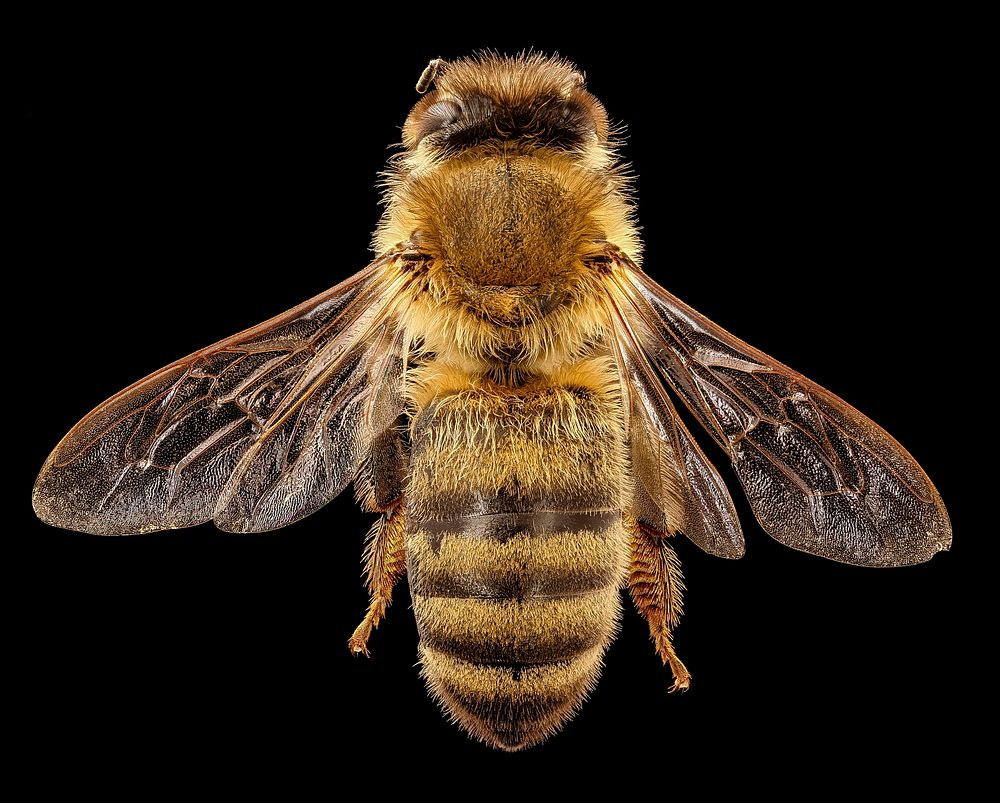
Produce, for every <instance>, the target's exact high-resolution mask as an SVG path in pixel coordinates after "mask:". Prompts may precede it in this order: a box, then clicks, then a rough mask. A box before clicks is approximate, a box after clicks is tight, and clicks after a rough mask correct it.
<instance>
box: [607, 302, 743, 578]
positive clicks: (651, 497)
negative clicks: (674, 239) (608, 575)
mask: <svg viewBox="0 0 1000 803" xmlns="http://www.w3.org/2000/svg"><path fill="white" fill-rule="evenodd" d="M612 315H614V316H615V317H616V318H617V317H618V316H617V312H616V311H615V310H612ZM614 344H615V351H616V357H617V360H618V364H619V365H620V366H623V368H624V376H623V379H624V381H623V382H622V387H623V389H624V392H625V394H626V396H627V398H628V409H629V411H630V415H629V446H630V454H631V462H632V477H633V482H634V485H635V487H634V489H633V498H632V509H631V511H630V512H631V514H632V515H633V516H635V517H636V519H638V520H639V521H640V522H641V523H643V524H645V525H647V526H649V527H651V528H652V529H654V530H656V531H658V532H664V533H674V532H677V531H678V530H680V531H681V532H683V533H684V535H685V536H687V537H688V538H689V539H690V540H691V541H693V542H694V543H695V544H697V545H698V546H699V547H701V549H703V550H705V551H706V552H708V553H709V554H711V555H718V556H719V557H723V558H739V557H742V556H743V551H744V545H743V531H742V529H741V528H740V521H739V516H738V515H737V513H736V508H735V507H734V506H733V500H732V498H731V497H730V496H729V491H728V490H727V489H726V485H725V483H724V482H723V481H722V478H721V477H720V476H719V473H718V472H717V471H716V470H715V468H714V467H713V466H712V464H711V463H709V461H708V459H707V458H706V457H705V455H704V453H703V452H702V451H701V449H700V448H699V447H698V444H697V443H696V442H695V441H694V439H693V438H692V437H691V434H690V433H689V432H688V430H687V427H685V426H684V422H683V421H681V419H680V417H679V416H678V415H677V411H676V410H675V409H674V406H673V404H672V403H671V401H670V398H669V397H668V396H667V395H666V394H665V393H663V390H662V387H661V385H660V383H659V381H658V379H657V376H656V373H655V371H654V370H653V368H652V366H651V365H650V363H649V361H648V360H647V358H646V355H645V354H644V353H643V350H642V348H641V346H640V344H639V343H638V342H637V340H636V337H635V332H634V331H633V330H632V328H631V326H630V324H629V322H628V320H627V319H625V318H624V317H622V318H618V320H617V321H616V326H615V338H614Z"/></svg>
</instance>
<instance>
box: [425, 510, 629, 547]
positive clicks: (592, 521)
mask: <svg viewBox="0 0 1000 803" xmlns="http://www.w3.org/2000/svg"><path fill="white" fill-rule="evenodd" d="M620 522H621V511H619V510H609V509H606V510H596V511H593V512H590V511H559V510H536V511H532V512H530V513H482V514H472V515H468V516H456V517H454V518H450V519H444V520H424V521H413V522H410V531H411V532H419V531H421V530H422V531H423V532H425V533H427V534H428V536H429V537H430V538H432V539H433V538H434V536H440V535H443V534H445V533H448V534H450V535H458V536H464V537H467V538H489V539H491V540H494V541H500V542H503V541H507V540H508V539H510V538H513V537H514V536H517V535H521V534H530V535H540V534H544V533H553V532H562V531H570V532H574V531H577V530H589V531H591V532H604V531H606V530H610V529H611V528H613V527H615V526H616V525H618V524H619V523H620ZM438 540H439V539H438Z"/></svg>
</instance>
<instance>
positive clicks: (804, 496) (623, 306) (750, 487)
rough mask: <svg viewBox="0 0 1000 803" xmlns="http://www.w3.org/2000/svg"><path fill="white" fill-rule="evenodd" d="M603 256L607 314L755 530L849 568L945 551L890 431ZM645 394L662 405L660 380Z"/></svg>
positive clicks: (921, 480)
mask: <svg viewBox="0 0 1000 803" xmlns="http://www.w3.org/2000/svg"><path fill="white" fill-rule="evenodd" d="M610 256H611V262H613V263H614V265H613V268H612V271H611V273H610V275H609V277H608V282H607V286H608V288H609V297H610V299H611V303H612V305H613V306H614V307H615V309H616V310H617V314H618V315H619V316H620V317H621V318H624V319H627V320H628V321H630V322H631V324H632V326H633V329H634V331H635V332H636V334H635V340H636V341H637V342H639V343H641V350H642V352H643V359H645V360H647V361H648V363H649V364H651V365H652V366H655V369H656V371H657V373H658V374H659V376H660V377H662V379H663V380H665V381H666V383H667V385H669V386H670V387H671V388H672V389H673V390H674V392H676V393H677V395H678V396H679V397H680V398H681V400H682V401H683V402H684V404H685V405H686V406H687V408H688V409H689V410H690V411H691V413H692V414H693V415H694V416H695V417H696V418H697V420H698V421H699V423H701V425H702V426H703V427H704V428H705V429H706V430H707V431H708V433H709V434H710V435H711V436H712V437H713V438H714V439H715V441H716V442H717V443H718V444H719V445H720V446H722V448H723V449H725V450H726V452H727V453H728V454H729V457H730V459H731V460H732V463H733V467H734V469H735V471H736V475H737V476H738V477H739V479H740V482H741V483H742V485H743V488H744V490H745V491H746V494H747V498H748V499H749V501H750V505H751V507H752V508H753V511H754V514H755V515H756V517H757V520H758V521H759V522H760V525H761V527H763V528H764V530H765V531H767V532H768V533H769V534H770V535H771V536H772V537H774V538H775V539H777V540H778V541H780V542H782V543H783V544H786V545H788V546H790V547H792V548H794V549H799V550H803V551H805V552H810V553H812V554H814V555H820V556H822V557H825V558H830V559H832V560H838V561H842V562H844V563H852V564H856V565H860V566H903V565H909V564H914V563H921V562H923V561H926V560H929V559H930V558H931V557H933V556H934V554H936V553H937V552H939V551H941V550H944V549H948V547H949V546H950V544H951V523H950V521H949V519H948V513H947V511H946V510H945V507H944V503H943V502H942V500H941V497H940V495H939V494H938V492H937V490H936V489H935V487H934V485H933V484H932V483H931V481H930V479H928V477H927V475H926V474H925V473H924V472H923V470H922V469H921V468H920V466H919V465H917V463H916V461H915V460H914V459H913V458H912V457H911V456H910V455H909V453H908V452H907V451H906V450H905V449H904V448H903V447H902V446H900V445H899V444H898V443H897V442H896V441H895V440H893V438H892V437H891V436H890V435H888V434H887V433H886V432H885V431H884V430H882V429H881V428H880V427H878V426H877V425H876V424H875V423H873V422H872V421H870V420H869V419H868V418H866V417H865V416H863V415H862V414H861V413H859V412H858V411H857V410H855V409H854V408H853V407H851V406H850V405H849V404H847V403H846V402H844V401H843V400H842V399H839V398H838V397H837V396H835V395H834V394H832V393H830V392H829V391H827V390H824V389H823V388H821V387H820V386H819V385H817V384H815V383H814V382H811V381H809V380H808V379H806V378H805V377H804V376H802V375H801V374H798V373H796V372H795V371H793V370H791V369H790V368H788V367H786V366H784V365H782V364H781V363H779V362H777V361H776V360H774V359H772V358H770V357H768V356H767V355H766V354H764V353H762V352H760V351H758V350H757V349H755V348H753V347H752V346H749V345H747V344H746V343H744V342H742V341H741V340H739V339H737V338H735V337H733V336H732V335H731V334H729V333H728V332H726V331H725V330H723V329H722V328H720V327H719V326H717V325H715V324H714V323H712V322H711V321H709V320H708V319H707V318H705V317H704V316H703V315H701V314H699V313H698V312H696V311H694V310H693V309H691V308H690V307H688V306H687V305H685V304H684V303H683V302H681V301H680V300H678V299H677V298H675V297H674V296H672V295H671V294H670V293H668V292H667V291H666V290H664V289H663V288H661V287H660V286H659V285H657V284H656V283H655V282H654V281H653V280H652V279H650V278H649V277H648V276H646V275H645V274H644V273H641V272H640V271H639V270H638V269H637V268H636V267H635V266H634V265H633V264H632V263H631V262H630V261H629V260H628V258H627V257H625V255H624V254H621V253H620V252H618V251H611V252H610ZM645 387H646V390H649V389H650V383H649V382H648V381H647V382H646V383H645ZM652 392H653V394H654V395H655V396H656V397H657V399H658V400H660V403H662V404H664V405H666V404H668V403H669V399H668V397H667V395H666V391H665V389H664V388H663V386H662V385H661V384H659V383H656V384H655V385H652ZM659 417H660V419H661V422H660V423H661V425H662V418H663V415H662V414H661V415H660V416H659Z"/></svg>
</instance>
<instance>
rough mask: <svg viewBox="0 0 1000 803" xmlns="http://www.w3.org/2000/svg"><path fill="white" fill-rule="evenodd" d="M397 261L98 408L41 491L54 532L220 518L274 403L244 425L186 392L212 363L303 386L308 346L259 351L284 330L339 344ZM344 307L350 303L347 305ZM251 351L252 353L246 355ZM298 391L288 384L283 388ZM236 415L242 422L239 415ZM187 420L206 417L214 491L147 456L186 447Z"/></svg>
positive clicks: (37, 488) (67, 442) (374, 266)
mask: <svg viewBox="0 0 1000 803" xmlns="http://www.w3.org/2000/svg"><path fill="white" fill-rule="evenodd" d="M396 256H397V255H396V254H388V255H384V256H382V257H379V258H377V259H376V260H374V261H373V262H372V263H371V264H369V265H368V266H367V267H366V268H365V269H363V270H362V271H360V272H359V273H357V274H355V275H354V276H351V277H349V278H348V279H346V280H345V281H343V282H341V283H340V284H338V285H336V286H335V287H333V288H331V289H330V290H327V291H325V292H323V293H320V294H319V295H317V296H315V297H313V298H312V299H309V300H307V301H305V302H303V303H302V304H299V305H297V306H296V307H294V308H293V309H291V310H288V311H286V312H284V313H282V314H280V315H277V316H275V317H273V318H271V319H269V320H267V321H265V322H263V323H261V324H258V325H256V326H253V327H250V328H248V329H246V330H244V331H242V332H239V333H237V334H235V335H232V336H230V337H228V338H225V339H224V340H221V341H219V342H218V343H215V344H213V345H211V346H208V347H207V348H204V349H201V350H199V351H197V352H194V353H193V354H191V355H189V356H187V357H184V358H182V359H180V360H177V361H175V362H173V363H171V364H170V365H168V366H165V367H164V368H161V369H160V370H158V371H155V372H154V373H152V374H150V375H149V376H147V377H145V378H143V379H140V380H139V381H138V382H135V383H133V384H132V385H130V386H129V387H127V388H125V389H124V390H122V391H120V392H119V393H117V394H115V395H114V396H112V397H111V398H110V399H108V400H107V401H106V402H104V403H102V404H101V405H98V407H97V408H95V409H94V410H93V411H92V412H91V413H89V414H88V415H86V416H84V417H83V418H82V419H81V420H80V421H79V422H78V423H77V424H76V425H75V426H74V427H73V428H72V429H71V430H70V431H69V432H68V433H67V435H66V436H65V437H63V438H62V440H60V442H59V443H58V444H57V445H56V447H55V448H54V449H53V451H52V452H51V454H50V455H49V457H48V458H47V460H46V461H45V463H44V465H43V466H42V469H41V471H40V472H39V475H38V479H37V480H36V482H35V485H34V487H33V489H32V506H33V508H34V510H35V513H36V515H37V516H38V517H39V518H40V519H41V520H42V521H44V522H46V523H47V524H50V525H52V526H56V527H62V528H65V529H71V530H77V531H81V532H87V533H93V534H99V535H125V534H133V533H145V532H152V531H156V530H164V529H175V528H179V527H188V526H193V525H196V524H200V523H202V522H205V521H208V520H209V519H211V518H212V517H213V514H214V511H215V506H216V502H217V499H218V496H219V493H220V492H221V489H222V486H223V485H224V482H225V481H226V480H227V479H228V478H229V476H230V475H231V474H232V472H233V470H235V468H236V466H237V465H238V463H239V461H240V459H241V457H242V455H243V454H244V453H245V452H246V451H247V449H248V448H249V446H250V445H251V444H252V443H253V442H254V440H255V438H256V434H257V433H258V432H259V431H260V430H261V429H262V424H263V422H262V421H260V420H258V421H253V420H251V419H252V414H253V413H255V412H260V413H266V412H267V406H268V405H267V404H265V403H264V402H265V401H267V400H266V394H264V393H262V392H261V393H256V394H255V403H256V402H260V404H259V407H260V410H257V411H254V410H251V411H249V412H248V413H247V414H245V415H243V420H239V416H238V415H235V414H234V415H232V419H231V420H228V419H227V420H220V421H213V420H212V419H211V416H212V414H213V413H219V412H220V411H221V412H227V411H226V410H224V408H226V407H227V406H232V405H229V404H228V403H227V404H214V405H213V404H207V403H203V404H201V405H200V406H198V405H197V404H196V403H195V402H191V401H189V400H187V399H185V398H184V397H183V396H184V392H185V383H186V382H187V383H193V382H195V381H197V380H199V379H202V378H204V377H205V376H209V377H211V367H209V368H208V369H207V370H208V374H205V373H204V371H205V370H206V369H205V366H206V365H207V366H211V365H212V363H213V361H219V360H225V359H230V358H233V359H240V358H242V357H245V356H246V355H247V354H252V355H253V356H254V357H257V358H259V359H260V360H263V361H264V362H265V364H264V365H263V367H261V368H260V371H259V376H258V378H259V379H261V381H262V382H263V381H264V380H267V379H268V377H269V372H270V373H272V374H273V373H283V374H284V376H283V379H285V380H290V379H291V378H294V376H295V375H296V374H298V373H301V372H302V371H303V370H305V369H304V366H305V365H307V364H308V362H309V361H308V360H307V359H306V358H305V357H306V355H305V353H304V352H303V350H302V349H298V350H296V347H297V346H298V345H301V344H298V343H297V342H295V337H293V336H292V335H290V336H289V338H286V340H287V342H286V340H280V339H279V340H278V341H274V342H264V343H263V344H262V345H261V346H260V349H259V352H255V351H254V350H253V348H254V345H253V344H255V342H256V341H260V340H261V339H263V338H265V336H267V335H268V334H270V333H275V332H278V331H279V330H281V328H282V327H286V326H287V327H290V331H291V330H292V329H294V328H295V327H296V326H297V324H299V323H302V324H303V326H306V324H308V325H309V326H312V327H313V328H318V329H320V330H321V331H322V330H323V329H324V328H331V329H332V334H331V333H330V332H327V333H326V334H327V335H329V336H335V333H336V331H337V330H338V329H339V328H342V327H343V326H344V325H345V322H346V324H348V325H349V323H350V321H353V320H357V318H358V317H359V316H360V315H362V314H363V313H364V312H365V311H366V310H367V308H368V307H369V306H370V305H371V303H372V302H373V299H376V298H377V297H378V295H379V293H380V287H381V284H382V283H381V282H380V281H379V279H380V278H381V277H383V276H384V274H385V272H386V268H387V266H388V264H389V263H390V262H392V261H393V259H394V258H395V257H396ZM340 299H345V300H346V301H345V303H344V304H342V305H341V304H339V300H340ZM324 305H329V306H330V309H331V310H332V313H333V315H332V319H331V320H330V321H326V322H325V323H324V324H323V326H318V327H317V324H316V321H315V320H311V319H310V316H315V315H317V311H318V310H321V308H322V307H323V306H324ZM306 328H308V326H306ZM293 334H294V333H293ZM247 344H251V347H250V348H246V346H247ZM275 350H277V353H278V354H279V357H277V358H275V359H276V361H277V364H276V365H275V366H274V367H273V368H272V366H270V365H268V364H266V361H267V359H268V355H267V354H263V353H262V352H265V351H275ZM234 355H235V356H234ZM290 355H294V359H292V358H291V356H290ZM286 358H287V359H286ZM279 369H280V371H279ZM200 372H201V373H200ZM294 384H295V383H294V382H291V381H288V382H287V383H286V385H285V386H284V387H285V389H287V388H288V387H289V385H290V386H294ZM202 401H203V400H202ZM185 405H186V406H185ZM228 413H230V414H233V410H228ZM184 415H192V416H193V415H200V416H202V418H201V419H200V420H199V426H201V427H203V428H204V430H205V433H207V435H206V437H207V441H206V443H205V444H197V448H195V449H194V450H193V452H197V454H196V455H194V456H195V458H197V459H198V460H200V461H201V465H202V466H203V468H204V471H205V472H207V476H209V477H210V478H211V481H212V482H211V483H210V484H209V485H210V487H185V485H184V482H183V481H181V480H179V479H178V477H177V476H176V475H177V474H179V473H180V472H174V475H173V476H168V472H166V471H164V470H163V467H161V466H158V465H155V464H154V463H153V461H150V460H146V459H144V458H143V456H142V455H143V449H148V448H154V447H155V446H158V445H162V444H163V442H164V441H165V440H170V439H171V438H174V439H175V440H180V439H182V438H183V436H184V435H185V431H184V429H183V427H181V426H180V424H178V421H177V418H178V417H182V416H184ZM188 434H190V433H188ZM151 443H152V444H154V447H150V446H149V444H151ZM112 502H114V503H115V504H114V505H112V504H111V503H112ZM112 507H113V508H114V509H113V510H112V509H111V508H112Z"/></svg>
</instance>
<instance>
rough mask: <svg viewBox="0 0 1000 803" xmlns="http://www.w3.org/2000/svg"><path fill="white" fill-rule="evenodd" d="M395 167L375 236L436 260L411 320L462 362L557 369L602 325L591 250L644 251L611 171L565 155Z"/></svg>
mask: <svg viewBox="0 0 1000 803" xmlns="http://www.w3.org/2000/svg"><path fill="white" fill-rule="evenodd" d="M406 163H407V160H402V161H401V163H400V165H399V168H400V172H399V173H398V174H397V175H396V176H395V177H394V178H392V180H391V182H390V192H389V202H388V206H387V209H386V213H385V216H384V219H383V221H382V224H381V226H380V227H379V230H378V232H377V234H376V247H377V248H378V249H379V250H380V251H387V250H389V249H390V248H392V247H393V246H395V245H396V244H397V243H400V242H407V241H410V242H413V243H414V244H415V245H416V246H417V247H418V248H419V249H420V250H421V251H422V252H424V253H426V254H428V255H429V256H430V257H431V260H430V261H429V262H428V263H427V272H426V275H425V276H424V277H422V279H421V281H419V282H418V283H416V285H415V286H414V290H415V293H414V298H413V304H412V306H411V312H412V313H413V314H412V315H411V316H410V319H411V321H413V322H414V323H415V324H416V326H415V331H416V334H417V335H418V336H419V337H420V338H422V339H423V340H424V341H425V342H426V344H427V346H428V348H432V349H433V350H435V351H436V352H437V353H439V354H444V355H447V353H448V352H450V351H451V350H452V348H451V346H452V345H453V346H454V348H455V349H457V351H458V353H457V354H456V355H455V356H456V357H460V358H461V359H462V360H469V359H471V360H473V361H481V360H482V361H486V362H490V363H492V362H501V363H515V364H522V365H528V366H533V367H534V368H541V367H546V368H548V367H553V366H555V365H558V364H560V363H561V362H563V361H565V360H567V359H573V358H575V357H577V356H579V354H580V351H581V349H582V347H583V346H584V344H585V343H586V342H587V341H591V340H592V339H594V338H595V337H597V338H599V337H600V336H601V335H602V334H603V331H604V327H605V325H606V320H605V314H604V307H603V304H602V303H601V301H600V297H601V294H602V291H601V287H600V285H601V280H600V277H599V276H598V275H597V274H596V272H595V270H594V268H593V267H591V266H590V265H588V264H587V259H588V257H590V256H592V255H594V254H596V253H598V252H599V251H600V250H601V249H602V248H604V247H605V246H606V244H607V243H609V242H610V243H613V244H615V245H617V246H618V247H620V248H622V249H623V250H625V251H626V252H627V253H630V254H635V255H637V254H638V239H637V236H636V233H635V228H634V226H633V224H632V220H631V208H630V205H629V203H628V200H627V196H626V194H625V192H624V188H623V185H622V179H621V178H620V176H619V175H618V174H617V173H615V172H614V171H609V170H590V169H587V168H584V167H583V166H581V165H580V164H579V162H578V160H577V159H575V158H574V157H572V156H571V155H568V154H564V153H556V152H549V151H547V150H545V151H543V152H534V153H531V152H529V153H524V152H521V151H520V150H519V149H517V148H515V147H484V148H480V149H477V150H474V151H469V152H465V153H463V154H461V155H459V156H455V157H451V158H448V159H440V160H437V161H436V162H435V163H434V164H432V165H430V166H425V167H423V168H421V169H414V170H412V171H410V172H408V173H407V172H405V171H404V169H403V167H404V166H405V165H406Z"/></svg>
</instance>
